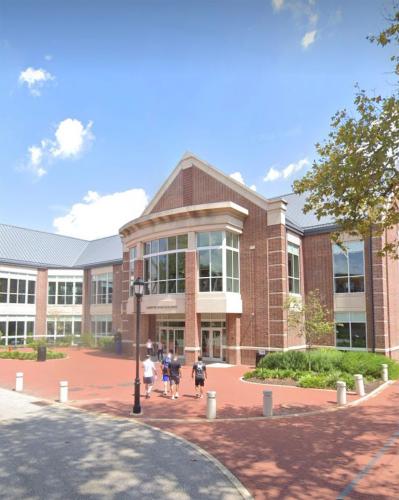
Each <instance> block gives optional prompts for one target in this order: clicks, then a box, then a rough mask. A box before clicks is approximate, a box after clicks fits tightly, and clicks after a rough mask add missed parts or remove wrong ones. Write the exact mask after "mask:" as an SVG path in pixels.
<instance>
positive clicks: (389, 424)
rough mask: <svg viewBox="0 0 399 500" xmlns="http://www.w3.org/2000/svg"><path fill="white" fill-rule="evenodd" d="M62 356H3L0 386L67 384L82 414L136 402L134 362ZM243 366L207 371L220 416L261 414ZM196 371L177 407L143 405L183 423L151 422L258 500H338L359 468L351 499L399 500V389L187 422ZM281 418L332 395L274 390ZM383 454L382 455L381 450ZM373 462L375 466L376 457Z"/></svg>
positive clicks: (44, 392)
mask: <svg viewBox="0 0 399 500" xmlns="http://www.w3.org/2000/svg"><path fill="white" fill-rule="evenodd" d="M68 354H69V358H68V359H64V360H54V361H47V362H46V363H36V362H27V361H17V360H0V386H2V387H8V388H12V387H13V385H14V380H15V372H16V371H23V372H24V374H25V377H24V378H25V391H26V392H28V393H31V394H34V395H36V396H39V397H43V398H48V399H56V398H57V394H58V382H59V381H60V380H63V379H65V380H68V381H69V386H70V398H71V399H74V402H73V404H74V405H76V406H79V407H81V408H85V409H90V410H96V411H104V412H107V413H112V414H117V415H127V414H128V412H129V411H130V407H131V404H132V379H133V377H134V363H133V361H132V360H128V359H119V358H115V357H114V356H104V355H102V354H101V355H99V353H97V352H96V351H86V350H81V351H78V350H77V351H71V350H69V351H68ZM243 371H244V368H243V367H231V368H209V380H208V384H207V385H208V389H214V390H216V391H217V394H218V410H219V412H218V416H221V417H244V416H255V415H260V412H261V399H262V388H263V387H262V386H257V385H249V384H244V383H243V382H241V381H239V376H240V375H241V374H242V372H243ZM189 372H190V370H189V368H185V369H184V377H183V383H182V390H181V395H182V398H180V399H179V400H178V401H171V400H170V399H166V398H164V397H162V396H161V395H160V394H159V393H155V394H154V397H152V398H151V399H150V400H143V409H144V416H143V418H144V420H145V419H146V418H154V419H156V418H158V419H160V418H163V417H174V418H178V419H185V421H184V420H182V421H180V422H170V421H166V420H157V421H154V420H152V421H151V425H154V426H156V427H159V428H161V429H163V430H168V431H170V432H172V433H175V434H177V435H179V436H182V437H184V438H186V439H188V440H190V441H192V442H194V443H196V444H198V445H200V446H201V447H203V448H204V449H206V450H207V451H209V452H210V453H211V454H213V455H214V456H215V457H216V458H218V459H219V460H220V461H221V462H222V463H224V464H225V465H226V466H227V467H228V468H229V469H230V470H231V471H232V472H233V473H234V474H235V475H236V476H237V477H238V478H239V479H240V480H241V481H242V483H243V484H244V485H245V486H246V487H247V488H248V489H249V490H250V491H251V492H252V493H253V495H254V496H255V497H256V498H259V499H261V498H262V499H263V498H265V499H266V498H267V499H281V498H284V499H285V498H287V499H288V498H295V499H302V498H303V499H305V498H317V499H324V498H325V499H330V498H337V496H338V495H339V493H340V492H342V491H343V490H344V489H345V487H347V485H348V484H349V483H350V482H351V481H352V480H353V479H356V478H357V479H359V478H358V477H357V475H358V474H359V472H361V471H362V468H364V467H365V466H368V469H367V471H366V472H367V474H365V475H364V477H362V478H360V480H359V481H358V482H357V483H356V485H355V486H354V488H353V490H352V491H350V492H349V495H348V496H347V497H346V498H359V499H366V498H367V499H373V500H374V499H390V498H399V455H398V444H399V418H398V415H399V412H398V407H399V404H398V403H399V384H398V383H395V384H394V385H392V386H391V387H389V388H388V389H386V390H385V391H383V392H382V393H381V394H379V395H378V396H376V397H374V398H372V399H370V400H368V401H366V402H363V403H362V404H361V405H358V406H356V407H351V408H345V409H342V410H338V411H331V412H328V411H327V412H324V413H321V414H316V415H311V416H309V415H308V416H301V417H290V418H280V419H265V420H251V419H250V420H246V421H245V420H244V421H243V420H235V421H234V420H232V421H216V422H211V423H208V422H206V421H205V420H204V421H203V422H198V421H196V422H195V423H194V422H190V420H189V419H188V417H201V416H203V415H204V413H205V402H204V401H203V400H201V401H198V400H195V399H194V398H193V394H194V391H193V384H192V381H191V378H190V377H189ZM272 390H273V397H274V401H275V406H276V413H277V414H286V413H288V414H289V413H292V412H296V411H302V412H303V411H307V410H320V409H328V408H329V407H333V406H334V405H335V394H334V392H330V391H318V390H309V389H306V390H305V389H296V388H288V387H275V386H273V387H272ZM395 433H398V434H397V436H395ZM378 453H379V454H380V456H379V455H377V456H376V454H378ZM373 460H374V461H373Z"/></svg>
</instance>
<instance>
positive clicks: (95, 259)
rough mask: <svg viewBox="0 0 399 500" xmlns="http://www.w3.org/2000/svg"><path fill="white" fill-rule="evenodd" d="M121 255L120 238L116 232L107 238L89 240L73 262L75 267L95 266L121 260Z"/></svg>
mask: <svg viewBox="0 0 399 500" xmlns="http://www.w3.org/2000/svg"><path fill="white" fill-rule="evenodd" d="M122 257H123V248H122V240H121V238H120V236H119V235H118V234H117V235H116V236H109V237H108V238H100V239H99V240H93V241H89V242H88V245H87V247H86V248H85V249H84V250H83V252H82V254H81V255H80V256H79V258H78V259H77V260H76V262H75V267H88V266H96V265H100V264H104V263H107V262H108V263H111V262H116V261H121V260H122Z"/></svg>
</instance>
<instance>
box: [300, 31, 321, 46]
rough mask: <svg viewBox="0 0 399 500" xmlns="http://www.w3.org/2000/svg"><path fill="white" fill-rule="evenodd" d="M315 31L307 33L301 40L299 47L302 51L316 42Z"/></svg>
mask: <svg viewBox="0 0 399 500" xmlns="http://www.w3.org/2000/svg"><path fill="white" fill-rule="evenodd" d="M316 33H317V30H313V31H308V32H307V33H305V35H304V36H303V38H302V41H301V45H302V47H303V48H304V49H307V48H308V47H309V45H312V43H314V41H315V40H316Z"/></svg>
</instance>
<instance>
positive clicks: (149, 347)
mask: <svg viewBox="0 0 399 500" xmlns="http://www.w3.org/2000/svg"><path fill="white" fill-rule="evenodd" d="M147 349H152V342H151V340H147Z"/></svg>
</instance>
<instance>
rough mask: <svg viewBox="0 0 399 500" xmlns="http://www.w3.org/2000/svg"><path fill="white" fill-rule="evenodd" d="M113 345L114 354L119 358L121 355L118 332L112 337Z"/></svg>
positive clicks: (120, 340) (120, 338)
mask: <svg viewBox="0 0 399 500" xmlns="http://www.w3.org/2000/svg"><path fill="white" fill-rule="evenodd" d="M114 343H115V353H116V354H117V355H118V356H120V355H121V354H122V334H121V332H120V330H117V332H116V333H115V335H114Z"/></svg>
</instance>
